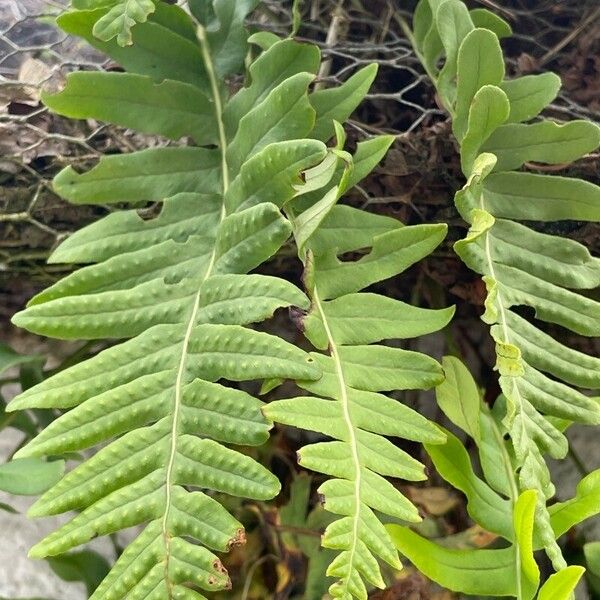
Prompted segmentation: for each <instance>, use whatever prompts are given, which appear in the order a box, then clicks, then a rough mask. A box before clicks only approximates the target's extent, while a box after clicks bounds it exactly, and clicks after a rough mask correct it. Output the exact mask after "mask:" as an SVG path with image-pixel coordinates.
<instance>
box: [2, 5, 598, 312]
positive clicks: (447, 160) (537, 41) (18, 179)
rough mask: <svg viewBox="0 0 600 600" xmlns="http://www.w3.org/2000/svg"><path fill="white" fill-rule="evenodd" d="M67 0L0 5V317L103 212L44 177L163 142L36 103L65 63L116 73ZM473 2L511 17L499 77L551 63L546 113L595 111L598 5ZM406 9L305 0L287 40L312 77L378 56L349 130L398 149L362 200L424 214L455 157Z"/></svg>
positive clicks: (278, 9) (271, 19) (268, 11)
mask: <svg viewBox="0 0 600 600" xmlns="http://www.w3.org/2000/svg"><path fill="white" fill-rule="evenodd" d="M67 3H68V2H67V0H3V2H2V3H0V182H1V185H2V192H1V194H0V311H2V313H3V314H2V315H0V317H1V316H4V317H6V316H9V315H10V314H11V313H12V312H13V311H14V308H15V307H16V306H18V305H19V304H20V303H21V302H22V301H23V299H24V297H26V296H27V295H29V294H30V293H31V291H32V289H34V288H35V287H36V286H39V285H42V284H47V283H48V282H49V280H53V279H55V278H57V277H58V276H60V275H61V274H62V273H63V272H64V267H62V266H60V265H53V266H47V265H45V259H46V258H47V256H48V254H49V252H50V251H51V249H52V248H53V247H55V246H56V245H57V244H58V243H59V242H60V240H61V239H63V238H64V237H65V236H66V235H68V234H69V233H70V232H71V231H72V230H74V229H76V228H78V227H80V226H81V225H82V224H85V223H86V222H89V221H90V220H93V219H94V218H96V217H97V216H98V215H99V214H102V212H104V210H105V209H103V208H102V207H95V208H94V207H86V206H83V207H81V206H80V207H73V206H69V205H67V204H66V203H64V202H62V201H61V200H60V199H59V198H58V197H56V196H55V195H54V194H53V193H52V191H51V184H50V181H51V179H52V176H53V175H54V174H55V173H56V172H57V171H58V170H59V169H60V168H61V167H63V166H65V165H66V164H74V166H75V167H77V166H78V165H80V166H85V165H89V164H91V163H92V162H93V161H95V160H97V159H98V157H99V156H100V155H102V154H104V153H115V152H129V151H132V150H136V149H139V148H142V147H147V146H152V145H162V144H165V143H167V142H165V141H163V140H160V139H156V138H151V137H148V136H139V135H137V134H135V133H134V132H132V131H130V130H125V129H122V128H119V127H113V126H107V125H105V124H102V123H98V122H94V121H70V120H67V119H62V118H60V117H56V116H54V115H50V114H49V113H48V112H47V110H46V109H45V108H44V107H43V105H42V104H41V103H40V92H41V90H42V89H43V88H50V89H56V88H58V87H60V85H61V82H62V81H63V80H64V76H65V74H66V73H67V72H69V71H72V70H79V69H86V70H89V69H116V68H118V66H117V65H115V64H113V63H111V62H110V61H107V60H106V58H105V57H103V56H102V55H100V54H99V53H98V52H96V51H95V50H93V49H91V48H90V47H89V46H88V45H87V44H86V43H83V42H81V41H79V40H78V39H75V38H72V37H69V36H67V35H66V34H64V33H62V32H61V31H60V30H59V29H57V27H56V26H55V24H54V19H55V17H56V16H57V15H58V14H60V13H61V12H62V11H64V10H65V5H66V4H67ZM290 4H291V3H290V2H278V1H275V0H270V1H267V2H265V3H263V4H262V5H261V8H260V9H259V10H258V11H257V12H256V13H255V14H254V15H253V18H252V19H251V23H250V26H251V27H255V28H265V27H268V28H270V29H272V30H274V31H276V32H277V33H280V34H283V35H286V34H287V33H288V32H289V31H290V28H291V11H290ZM473 6H485V7H487V8H490V9H492V10H494V11H496V12H497V13H498V14H501V15H502V16H503V17H505V18H506V19H507V20H508V21H509V22H510V23H511V24H512V26H513V28H514V30H515V35H514V36H513V38H512V39H510V40H508V41H507V42H506V45H507V51H508V54H509V56H510V61H511V62H510V66H509V69H510V72H511V74H525V73H531V72H536V71H538V70H539V69H542V68H543V69H554V70H557V71H558V72H559V74H560V75H561V77H562V79H563V83H564V92H563V93H562V94H561V96H560V97H559V99H557V101H556V102H555V104H554V105H553V109H552V110H553V113H554V114H553V116H555V117H556V118H558V119H564V120H568V119H572V118H578V117H583V118H591V119H597V118H598V109H599V108H600V58H599V52H598V49H599V48H598V45H599V43H600V42H599V39H600V35H599V33H600V19H599V17H600V7H599V6H598V4H597V2H596V0H585V1H584V2H578V1H575V0H568V1H566V0H565V1H563V2H554V1H552V0H547V1H539V0H511V1H510V2H502V5H500V4H497V3H495V2H494V1H493V0H477V1H474V2H473ZM411 8H412V7H411V6H409V5H407V3H405V2H401V3H398V2H393V1H391V0H363V1H359V0H355V1H352V2H350V1H347V2H341V1H340V0H316V1H313V2H305V3H304V9H303V20H302V22H303V25H302V27H301V29H300V32H299V35H300V37H301V38H302V37H303V38H307V39H310V40H311V41H313V42H316V43H317V44H318V45H319V46H320V47H321V49H322V52H323V56H324V58H325V59H326V60H325V62H324V66H323V68H322V70H321V72H320V73H319V80H320V81H323V84H324V85H326V83H327V81H335V82H337V83H339V82H341V81H343V80H344V79H346V78H347V77H348V76H350V75H351V74H352V73H353V72H354V71H355V70H356V69H357V68H359V67H360V66H362V65H365V64H367V63H371V62H374V61H375V62H377V63H378V65H379V73H378V77H377V80H376V83H375V85H374V87H373V89H372V90H371V93H370V95H369V99H368V102H366V103H364V104H363V105H362V107H361V109H360V110H359V111H358V112H357V114H356V115H355V116H354V118H353V119H352V120H351V121H350V126H351V127H352V129H354V130H355V132H356V135H357V136H358V135H368V134H372V133H379V132H389V133H394V134H397V135H398V136H399V144H397V146H396V147H395V149H393V150H392V152H391V153H390V156H389V158H388V162H387V164H386V165H384V167H383V169H382V170H381V171H380V173H379V175H380V180H379V183H378V184H377V185H375V186H374V187H373V189H369V190H368V194H367V193H365V199H366V201H368V202H369V203H371V204H373V205H380V206H382V207H384V208H382V210H389V209H390V206H391V205H394V204H398V203H399V204H400V205H401V206H403V207H406V206H408V207H409V210H411V211H416V212H417V213H419V214H421V216H422V217H423V218H424V217H425V216H426V215H425V214H423V207H420V206H419V203H418V202H417V201H416V200H413V198H414V197H417V196H419V197H423V194H424V193H425V190H426V191H427V198H428V201H431V200H432V198H433V202H434V204H435V203H441V204H442V205H443V204H444V201H443V200H442V197H446V196H448V193H447V192H448V190H449V189H450V188H451V187H452V186H454V187H455V184H456V181H455V180H454V179H455V178H456V177H457V174H456V173H457V170H456V166H457V165H456V161H454V158H455V153H454V149H453V145H452V142H451V140H450V135H449V130H448V128H447V127H446V126H445V124H444V121H445V116H444V113H443V111H441V110H440V108H439V106H438V104H437V102H436V99H435V97H434V95H433V89H432V87H431V86H430V84H429V83H428V81H427V78H426V76H425V74H424V73H423V70H422V69H421V67H420V64H419V61H418V59H417V57H416V56H415V55H414V53H413V51H412V49H411V46H410V43H409V41H408V40H407V39H406V36H405V35H404V34H403V30H402V23H401V20H402V19H407V20H409V19H410V12H411V10H410V9H411ZM233 85H241V81H237V82H233ZM587 165H588V167H587V168H588V169H589V172H590V173H594V172H595V171H596V167H597V157H590V158H589V160H588V161H587ZM447 200H448V199H447ZM446 203H447V204H448V202H446ZM396 208H397V207H396ZM106 210H107V209H106ZM400 216H402V215H400ZM9 292H10V293H9Z"/></svg>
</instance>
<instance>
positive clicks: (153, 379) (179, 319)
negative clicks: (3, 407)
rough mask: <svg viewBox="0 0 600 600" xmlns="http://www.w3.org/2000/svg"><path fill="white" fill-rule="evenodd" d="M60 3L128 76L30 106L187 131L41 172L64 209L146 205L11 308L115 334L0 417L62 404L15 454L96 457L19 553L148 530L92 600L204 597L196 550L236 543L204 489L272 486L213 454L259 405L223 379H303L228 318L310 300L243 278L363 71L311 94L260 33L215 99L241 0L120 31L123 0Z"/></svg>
mask: <svg viewBox="0 0 600 600" xmlns="http://www.w3.org/2000/svg"><path fill="white" fill-rule="evenodd" d="M74 4H75V7H76V8H81V9H82V10H74V11H72V12H68V13H66V14H64V15H63V16H61V17H60V18H59V24H60V26H61V27H62V28H63V29H64V30H65V31H67V32H68V33H71V34H75V35H79V36H81V37H83V38H85V39H86V40H88V41H89V42H90V43H91V44H93V45H94V46H96V47H98V48H99V49H101V50H103V51H104V52H105V53H106V54H108V55H109V56H110V57H112V58H113V59H114V60H115V61H117V62H118V63H120V64H121V65H122V66H123V67H124V68H125V69H126V72H112V73H75V74H72V75H70V76H69V78H68V81H67V85H66V88H65V89H64V90H63V91H62V92H60V93H58V94H56V95H46V96H45V97H44V100H45V102H46V104H47V105H48V106H49V107H50V108H51V109H53V110H55V111H56V112H58V113H60V114H64V115H67V116H72V117H77V118H97V119H101V120H106V121H110V122H113V123H117V124H119V125H122V126H126V127H132V128H136V129H138V130H140V131H143V132H149V133H153V134H159V135H161V136H163V137H164V138H167V139H171V140H177V139H179V138H180V137H181V136H182V135H189V136H190V137H191V138H192V139H193V140H194V141H195V143H196V145H194V146H182V145H163V146H161V147H157V148H152V149H148V150H143V151H140V152H134V153H131V154H127V155H113V156H106V157H103V158H102V159H101V160H100V162H99V163H98V164H97V166H95V167H94V168H92V169H91V170H89V171H88V172H86V173H78V172H76V171H75V170H73V169H72V168H69V167H68V168H66V169H65V170H63V171H62V172H61V173H60V174H59V175H58V176H57V177H56V179H55V182H54V185H55V189H56V191H57V192H58V193H59V194H61V195H62V196H63V197H65V198H66V199H68V200H70V201H71V202H76V203H82V202H83V203H100V204H103V205H106V204H110V203H133V205H134V206H135V205H136V204H137V205H138V206H139V205H140V203H141V205H142V206H143V203H145V202H150V201H151V202H161V203H162V206H161V211H160V214H159V215H158V216H157V217H155V218H151V219H147V220H144V219H142V218H141V217H140V216H139V215H138V213H137V211H136V210H135V209H130V210H123V211H115V212H112V213H111V214H109V215H108V216H106V217H105V218H103V219H101V220H100V221H98V222H97V223H94V224H92V225H90V226H88V227H86V228H84V229H83V230H81V231H79V232H77V233H76V234H74V235H73V236H71V237H70V238H69V239H67V240H66V241H65V242H64V243H63V244H62V245H61V246H60V247H59V248H58V249H57V250H56V252H55V253H54V255H53V256H52V258H51V261H53V262H63V263H88V266H84V267H83V268H81V269H79V270H77V271H75V272H74V273H73V274H72V275H70V276H68V277H66V278H65V279H63V280H62V281H59V282H58V283H56V284H55V285H53V286H51V287H50V288H49V289H47V290H45V291H43V292H42V293H40V294H39V295H38V296H36V297H35V298H33V299H32V300H31V302H30V303H29V306H28V308H27V309H26V310H25V311H23V312H21V313H19V314H17V315H16V316H15V317H14V322H15V323H16V324H17V325H19V326H21V327H25V328H27V329H29V330H30V331H34V332H36V333H40V334H43V335H51V336H54V337H58V338H63V339H112V340H122V339H124V338H130V339H128V340H127V341H123V342H122V343H119V344H117V345H113V346H111V347H109V348H108V349H105V350H104V351H102V352H100V353H99V354H98V355H97V356H95V357H92V358H90V359H88V360H86V361H84V362H82V363H80V364H78V365H76V366H73V367H71V368H69V369H66V370H65V371H62V372H60V373H58V374H56V375H55V376H54V377H51V378H50V379H48V380H46V381H44V382H43V383H41V384H39V385H38V386H36V387H34V388H31V389H29V390H28V391H27V392H25V393H23V394H22V395H20V396H19V397H18V398H17V399H15V400H14V402H13V403H12V405H11V406H10V410H17V409H26V408H32V407H44V408H59V409H69V410H68V411H67V412H65V414H63V415H62V416H61V417H60V418H58V419H57V420H56V421H54V422H53V423H52V424H51V425H49V426H48V427H47V428H46V430H45V431H43V432H42V433H41V434H40V435H39V436H38V437H37V438H36V439H34V440H33V441H32V442H31V443H29V444H28V445H27V446H26V447H25V448H23V449H22V450H21V451H20V456H41V455H60V454H63V453H70V452H73V451H77V450H81V449H85V448H89V447H92V446H95V445H97V444H103V446H104V447H102V449H101V450H99V451H98V453H97V454H95V455H94V456H93V457H92V458H90V459H89V460H87V461H85V462H84V463H83V464H81V465H79V466H78V467H76V468H75V469H74V470H73V471H71V472H70V473H69V474H67V475H66V476H65V477H64V479H63V480H62V481H60V482H59V483H58V484H57V485H56V486H55V487H53V488H52V489H51V490H49V491H48V492H47V493H46V494H44V495H43V497H42V498H40V499H39V500H38V502H37V503H36V504H35V505H34V506H33V507H32V510H31V513H32V514H33V515H36V516H38V515H48V514H57V513H62V512H65V511H69V510H77V511H80V512H79V514H78V515H77V516H75V517H74V518H73V519H72V520H71V521H70V522H69V523H67V524H66V525H64V526H63V527H61V528H60V529H59V530H58V531H56V532H54V533H52V534H51V535H49V536H48V537H47V538H46V539H44V540H43V541H41V542H40V543H39V544H37V545H36V546H35V547H34V548H33V550H32V552H31V554H32V555H33V556H37V557H41V556H48V555H54V554H57V553H61V552H64V551H66V550H69V549H70V548H73V547H74V546H77V545H79V544H82V543H85V542H87V541H88V540H90V539H92V538H93V537H95V536H97V535H106V534H109V533H112V532H116V531H119V530H121V529H124V528H127V527H130V526H133V525H138V524H146V526H145V528H144V529H143V532H142V533H141V534H140V535H139V537H137V539H136V540H135V541H134V542H133V543H132V544H131V545H130V546H129V547H128V548H127V549H126V550H125V552H124V553H123V554H122V556H121V557H120V558H119V560H118V561H117V563H116V565H115V567H114V568H113V570H112V571H111V573H110V574H109V575H108V576H107V578H106V579H105V580H104V581H103V583H102V584H101V585H100V586H99V587H98V589H97V590H96V592H95V593H94V595H93V598H94V599H95V600H100V599H102V600H111V599H112V600H121V599H122V598H128V599H130V600H135V599H136V598H145V599H150V598H156V599H159V598H160V599H163V598H190V599H191V598H203V597H204V596H202V594H201V593H200V592H199V591H198V590H219V589H227V588H228V587H229V586H230V585H231V583H230V580H229V576H228V574H227V573H226V572H225V569H224V568H223V566H222V564H221V563H220V561H219V560H218V558H217V557H216V556H215V555H214V554H213V551H226V550H228V549H229V548H230V547H232V546H234V545H236V544H240V543H243V541H244V533H243V529H242V528H241V525H240V523H239V522H238V521H237V520H236V519H235V518H234V517H233V516H232V515H230V514H229V513H228V512H227V511H226V510H225V508H224V507H223V506H221V505H220V504H219V502H218V501H217V499H216V498H215V492H220V493H225V494H230V495H234V496H240V497H245V498H253V499H259V500H263V499H269V498H272V497H273V496H275V495H276V493H277V492H278V490H279V482H278V480H277V478H276V477H275V476H274V475H272V474H271V473H270V472H269V471H268V470H267V469H265V468H264V467H263V466H261V465H260V464H258V463H257V462H255V461H254V460H253V459H252V458H250V457H248V456H245V455H244V454H242V453H240V452H238V451H235V450H233V449H230V448H229V447H228V445H230V444H233V445H243V446H254V445H258V444H261V443H262V442H264V441H265V440H266V438H267V436H268V430H269V428H270V424H269V422H268V421H267V420H266V419H265V418H264V416H263V415H262V414H261V411H260V408H261V404H262V403H261V402H260V401H259V400H257V399H256V398H254V397H253V396H251V395H249V394H248V393H246V392H244V391H242V390H239V389H234V388H232V387H229V386H226V385H223V384H222V383H220V382H221V380H229V381H233V382H238V381H247V380H252V379H262V378H273V377H275V378H293V379H302V380H307V381H308V380H312V379H316V378H318V377H319V376H320V369H319V368H318V366H317V365H316V364H314V359H312V358H311V357H309V356H308V355H307V354H306V353H304V352H303V351H301V350H299V349H297V348H295V347H294V346H292V345H290V344H289V343H287V342H284V341H283V340H281V339H279V338H277V337H275V336H272V335H268V334H266V333H260V332H257V331H253V330H252V329H248V328H246V327H244V326H245V325H248V324H250V323H255V322H258V321H262V320H264V319H266V318H268V317H269V316H270V315H272V313H273V312H274V311H275V310H276V309H277V308H279V307H286V306H298V307H300V308H305V309H308V306H309V302H308V300H307V299H306V297H305V295H304V294H303V293H302V292H300V290H298V289H297V288H296V287H295V286H293V285H292V284H290V283H288V282H286V281H283V280H280V279H277V278H274V277H268V276H264V275H256V274H254V275H249V274H247V273H248V272H249V271H251V270H252V269H254V268H255V267H257V266H258V265H259V264H261V263H262V262H263V261H265V260H266V259H268V258H269V257H270V256H272V255H273V254H274V253H275V252H276V251H277V250H278V249H279V248H280V246H281V245H282V244H283V243H284V242H285V241H286V240H287V239H288V237H289V235H290V232H291V225H290V223H289V221H288V220H287V219H286V218H285V217H284V216H283V215H282V214H281V212H280V207H281V205H282V204H283V203H284V202H286V200H289V199H290V198H291V197H292V196H293V195H294V194H295V191H296V187H297V185H298V184H300V183H301V178H300V176H299V174H300V172H301V171H302V170H304V169H306V168H308V167H310V166H313V165H315V164H317V163H319V162H320V161H322V160H323V159H324V158H325V157H326V154H327V150H326V147H325V145H324V143H323V141H322V140H326V139H327V138H328V137H329V136H330V135H331V134H332V132H333V123H332V119H334V118H337V119H341V120H343V119H345V118H346V117H347V116H348V114H349V113H350V112H351V111H352V110H353V109H354V108H355V106H356V102H358V101H360V98H362V94H363V93H364V91H362V90H364V89H366V88H368V85H369V84H370V81H371V80H372V78H373V76H374V70H373V68H371V67H367V68H365V69H363V70H362V71H360V72H359V73H357V74H356V75H354V76H353V77H352V78H350V79H349V80H348V81H347V82H346V83H345V84H343V85H342V86H340V87H339V88H334V89H330V90H319V91H318V92H315V93H314V94H309V86H310V84H311V82H312V80H313V79H314V76H315V73H316V72H317V69H318V67H319V63H320V55H319V51H318V49H317V48H316V47H315V46H312V45H307V44H300V43H297V42H295V41H293V40H289V39H288V40H281V41H276V40H275V39H273V37H270V36H267V37H266V38H265V37H264V36H262V37H261V36H260V35H259V36H258V37H257V40H258V41H261V40H262V41H261V43H262V46H263V47H264V49H265V51H264V52H262V53H261V54H260V55H259V57H258V58H257V59H256V60H255V61H254V62H253V63H252V65H251V66H250V71H249V84H248V86H247V87H245V88H243V89H241V90H240V91H239V92H238V93H237V94H235V95H233V96H232V97H230V98H228V99H227V98H226V92H225V89H226V87H225V85H224V83H225V78H226V77H227V76H228V75H230V74H231V73H233V72H235V71H236V70H237V69H238V68H239V67H240V66H241V65H242V63H243V60H244V58H245V57H246V54H247V41H246V38H247V35H246V33H245V30H244V29H243V21H244V18H245V16H246V15H247V13H248V12H249V11H250V10H252V9H253V8H254V6H255V4H256V2H255V1H249V2H234V1H233V0H218V1H216V2H215V4H214V7H212V8H211V7H210V6H209V5H208V3H197V2H191V3H190V7H191V9H192V12H193V15H188V14H187V13H186V12H184V10H182V9H181V8H180V7H177V6H174V5H168V4H164V3H156V4H153V5H152V7H151V8H152V10H150V11H148V12H147V13H146V14H145V15H143V18H139V19H137V20H139V21H141V22H140V23H138V24H137V25H135V27H133V29H132V28H131V27H132V25H133V23H132V22H130V21H128V20H127V19H120V20H119V19H117V21H116V24H115V23H113V21H111V19H114V18H115V15H116V14H117V13H119V11H121V12H122V10H123V9H124V6H123V5H124V4H126V5H127V6H130V5H132V4H134V3H130V2H127V3H123V2H114V1H113V2H103V3H102V8H99V9H95V10H87V9H86V7H87V6H88V5H89V4H90V3H89V2H85V0H80V1H75V2H74ZM94 4H95V5H96V6H97V4H96V3H94ZM111 14H112V16H111V17H110V18H109V17H108V15H111ZM119 14H120V13H119ZM109 21H110V22H111V23H113V29H112V30H111V32H109V33H108V34H107V33H106V30H105V26H106V23H107V22H109ZM98 28H100V30H101V31H102V32H104V33H103V34H102V35H101V36H100V37H102V38H103V39H99V38H98V37H96V35H95V34H96V33H97V30H98ZM123 28H124V29H123ZM123 31H124V33H123ZM119 32H121V33H122V36H121V37H118V39H117V40H116V41H115V39H114V36H115V35H117V36H118V35H119ZM129 36H131V39H132V42H133V43H132V44H131V45H126V44H127V42H128V41H129ZM121 44H125V45H121ZM365 86H366V87H365ZM313 104H314V106H313ZM313 130H314V131H313ZM311 131H313V133H312V134H311V136H310V138H309V137H308V134H309V133H310V132H311ZM303 138H305V139H303ZM317 138H321V139H317ZM107 442H109V443H108V444H106V443H107ZM189 488H192V490H190V489H189ZM194 490H195V491H194ZM200 490H207V492H206V493H205V492H204V491H200Z"/></svg>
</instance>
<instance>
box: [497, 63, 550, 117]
mask: <svg viewBox="0 0 600 600" xmlns="http://www.w3.org/2000/svg"><path fill="white" fill-rule="evenodd" d="M500 87H501V88H502V90H503V91H504V93H505V94H506V96H507V98H508V101H509V102H510V114H509V115H508V120H507V121H508V123H520V122H521V121H529V120H530V119H533V118H534V117H537V115H539V114H540V112H542V110H544V108H546V106H548V104H550V102H552V100H554V98H556V96H557V94H558V90H559V89H560V77H559V76H558V75H556V74H555V73H541V74H540V75H525V76H524V77H517V78H516V79H508V80H506V81H503V82H502V83H501V84H500Z"/></svg>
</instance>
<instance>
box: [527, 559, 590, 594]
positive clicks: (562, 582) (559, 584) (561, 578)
mask: <svg viewBox="0 0 600 600" xmlns="http://www.w3.org/2000/svg"><path fill="white" fill-rule="evenodd" d="M584 572H585V569H584V568H583V567H579V566H576V565H571V566H569V567H567V568H566V569H562V570H561V571H559V572H558V573H554V574H553V575H550V577H549V578H548V581H546V583H544V585H543V586H542V587H541V589H540V592H539V594H538V596H537V600H569V599H570V598H572V594H573V592H574V591H575V587H576V586H577V584H578V583H579V580H580V579H581V576H582V575H583V574H584Z"/></svg>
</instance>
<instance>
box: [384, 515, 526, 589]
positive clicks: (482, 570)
mask: <svg viewBox="0 0 600 600" xmlns="http://www.w3.org/2000/svg"><path fill="white" fill-rule="evenodd" d="M386 529H387V530H388V532H389V534H390V535H391V537H392V540H393V541H394V544H395V545H396V547H397V548H398V550H399V551H400V553H401V554H402V555H404V556H406V558H407V559H408V560H410V562H411V563H412V564H413V565H414V566H415V567H417V569H419V571H421V573H423V574H424V575H425V576H426V577H429V578H430V579H432V580H433V581H435V582H436V583H438V584H439V585H441V586H443V587H445V588H447V589H449V590H453V591H456V592H462V593H464V594H472V595H474V596H513V597H514V596H516V595H517V594H516V592H517V590H516V585H515V551H514V548H512V547H511V548H505V549H502V550H455V549H450V548H445V547H444V546H441V545H439V544H436V543H434V542H431V541H429V540H427V539H425V538H423V537H421V536H420V535H418V534H417V533H414V532H413V531H411V530H410V529H409V528H408V527H401V526H399V525H387V526H386Z"/></svg>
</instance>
